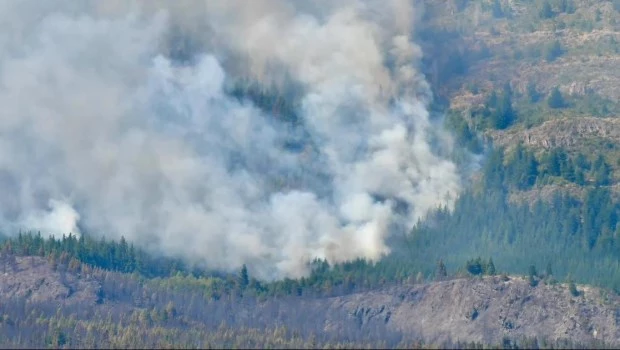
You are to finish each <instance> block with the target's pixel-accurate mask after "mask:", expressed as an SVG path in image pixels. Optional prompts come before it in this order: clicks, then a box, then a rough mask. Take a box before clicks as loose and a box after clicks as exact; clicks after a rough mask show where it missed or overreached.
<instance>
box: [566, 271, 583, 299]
mask: <svg viewBox="0 0 620 350" xmlns="http://www.w3.org/2000/svg"><path fill="white" fill-rule="evenodd" d="M568 291H569V292H570V294H571V295H572V296H574V297H578V296H579V294H580V293H579V291H578V290H577V286H576V285H575V281H573V279H572V278H571V277H570V275H569V277H568Z"/></svg>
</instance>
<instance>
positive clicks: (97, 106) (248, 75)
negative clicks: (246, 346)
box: [0, 0, 460, 279]
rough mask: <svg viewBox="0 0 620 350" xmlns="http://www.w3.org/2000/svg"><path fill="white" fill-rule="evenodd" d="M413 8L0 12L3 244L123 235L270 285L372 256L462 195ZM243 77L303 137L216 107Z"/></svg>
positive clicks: (230, 104)
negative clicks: (290, 102)
mask: <svg viewBox="0 0 620 350" xmlns="http://www.w3.org/2000/svg"><path fill="white" fill-rule="evenodd" d="M413 5H414V4H413V3H412V2H405V1H396V0H394V1H390V2H386V1H344V0H343V1H333V2H332V1H329V2H328V1H315V2H309V1H308V2H306V1H303V2H302V1H277V0H267V1H258V0H256V1H174V2H172V1H166V2H160V1H140V2H129V1H112V0H106V1H96V2H95V1H92V2H91V1H66V2H65V1H45V2H40V1H28V0H25V1H8V0H7V1H1V2H0V107H1V110H0V189H1V190H2V194H3V197H2V198H1V199H0V223H1V225H2V230H3V231H4V232H7V233H11V232H17V231H18V230H20V229H21V230H24V229H34V230H41V231H42V232H43V231H45V232H46V233H52V234H59V233H60V232H63V231H67V232H63V233H67V234H68V233H69V232H73V233H74V234H75V233H79V232H78V227H80V228H81V229H82V231H83V233H88V234H95V235H106V236H108V237H111V238H119V237H120V236H121V235H124V236H125V237H126V238H127V239H128V240H130V241H133V242H134V243H135V244H137V245H139V246H142V247H146V248H148V249H152V250H154V251H157V252H160V253H163V254H167V255H170V256H177V257H183V258H186V259H187V260H188V261H190V262H194V263H199V264H201V265H204V266H207V267H209V268H218V269H225V270H232V269H237V268H238V267H239V266H240V265H241V264H243V263H247V264H248V265H249V266H251V268H252V270H253V271H252V272H253V273H254V274H256V275H257V276H258V277H262V278H267V279H271V278H279V277H283V276H289V277H297V276H300V275H303V274H304V273H306V272H307V269H306V262H307V261H309V260H311V259H313V258H315V257H318V258H327V259H329V260H330V261H343V260H347V259H353V258H356V257H364V258H368V259H372V260H376V259H378V258H380V257H381V256H382V255H384V254H387V253H389V249H388V247H387V246H386V243H385V241H386V238H387V236H388V234H389V232H390V230H391V229H393V228H394V227H397V226H398V225H401V226H400V227H407V226H409V225H411V224H413V223H414V222H415V221H417V220H418V219H419V218H420V217H422V216H423V215H424V214H425V213H427V212H428V210H430V209H432V208H435V207H437V206H439V205H447V206H448V207H450V206H451V205H452V203H453V201H454V199H455V197H456V195H457V193H458V191H459V186H460V184H459V177H458V174H457V169H456V167H455V165H454V164H453V163H452V162H451V161H449V160H448V159H446V158H445V157H442V156H440V155H438V154H436V153H435V152H434V151H433V150H432V147H431V141H430V140H431V139H433V138H434V139H437V140H442V142H443V143H444V145H443V146H444V147H446V148H449V147H451V145H450V140H449V137H446V136H445V133H444V132H443V131H441V129H440V128H439V127H437V126H435V125H433V124H432V123H431V121H430V119H429V113H428V111H427V106H428V104H429V102H430V100H431V93H430V89H429V86H428V84H427V83H426V81H425V80H424V77H423V76H422V75H421V74H420V73H419V72H418V70H417V64H418V62H419V61H420V58H421V56H422V53H421V51H420V49H419V47H418V46H416V45H415V44H414V43H413V42H412V40H411V33H412V32H413V29H414V26H415V21H416V13H417V12H416V11H418V10H416V9H415V8H414V6H413ZM183 43H185V44H183ZM181 44H183V45H185V49H184V50H185V51H184V53H185V54H186V55H187V56H188V59H186V60H183V61H179V60H178V59H176V58H174V57H173V56H174V55H171V52H173V51H174V50H175V49H176V47H177V46H179V45H181ZM243 79H245V80H250V81H254V82H257V83H259V84H260V85H262V86H264V87H270V88H271V87H275V88H277V89H287V88H289V87H290V86H292V85H291V84H294V85H296V86H300V87H301V88H300V89H301V90H300V91H301V97H300V98H299V101H298V102H299V107H298V111H297V112H298V114H299V115H300V119H301V126H300V127H298V128H292V127H290V126H288V125H286V123H283V122H281V121H278V120H277V118H274V117H273V116H271V115H269V113H267V112H263V111H261V110H259V108H257V107H255V106H254V105H253V104H252V103H251V102H249V101H246V100H243V101H241V102H240V101H239V100H238V99H236V98H233V97H231V95H230V93H229V92H228V90H227V86H228V85H227V84H228V83H229V82H234V81H242V80H243ZM302 131H303V133H302ZM300 135H301V136H300ZM292 139H295V140H297V142H300V143H301V144H302V145H303V148H304V150H303V151H302V152H299V151H295V150H292V149H289V148H287V147H284V146H283V145H284V144H285V143H286V142H287V141H290V140H292ZM399 208H400V209H399ZM395 225H396V226H395Z"/></svg>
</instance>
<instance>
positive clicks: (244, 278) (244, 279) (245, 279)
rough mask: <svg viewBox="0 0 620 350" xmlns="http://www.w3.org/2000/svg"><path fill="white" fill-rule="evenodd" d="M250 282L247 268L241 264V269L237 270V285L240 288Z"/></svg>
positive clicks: (244, 287) (243, 287)
mask: <svg viewBox="0 0 620 350" xmlns="http://www.w3.org/2000/svg"><path fill="white" fill-rule="evenodd" d="M249 284H250V276H249V274H248V268H247V266H245V264H243V266H242V267H241V271H240V272H239V287H241V289H242V290H243V289H246V288H247V287H248V285H249Z"/></svg>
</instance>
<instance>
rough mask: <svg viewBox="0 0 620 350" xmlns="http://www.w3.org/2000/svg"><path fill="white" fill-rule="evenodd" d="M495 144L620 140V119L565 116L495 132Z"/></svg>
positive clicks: (563, 144) (562, 144) (569, 145)
mask: <svg viewBox="0 0 620 350" xmlns="http://www.w3.org/2000/svg"><path fill="white" fill-rule="evenodd" d="M488 135H489V136H490V137H491V139H492V140H493V143H494V144H495V145H500V146H508V145H515V144H517V143H518V142H523V143H524V144H525V145H527V146H532V147H537V148H545V149H549V148H552V147H565V148H569V149H570V148H574V147H582V146H583V145H584V143H586V142H587V141H589V140H593V139H599V140H604V141H607V142H610V143H620V118H593V117H583V118H564V119H555V120H549V121H547V122H545V123H543V124H542V125H539V126H537V127H534V128H531V129H521V130H517V129H512V130H506V131H504V130H500V131H493V132H490V133H489V134H488Z"/></svg>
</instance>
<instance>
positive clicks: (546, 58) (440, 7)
mask: <svg viewBox="0 0 620 350" xmlns="http://www.w3.org/2000/svg"><path fill="white" fill-rule="evenodd" d="M426 5H427V7H426V8H427V15H426V17H425V20H426V22H425V23H426V27H425V29H424V30H423V31H422V32H421V37H422V38H424V39H427V40H426V41H425V43H426V47H425V48H426V50H427V51H428V52H429V55H428V56H429V57H428V63H427V65H428V69H427V71H428V73H427V74H428V75H429V77H430V78H431V81H432V82H433V83H434V88H435V91H436V92H437V94H438V96H440V98H441V99H443V101H444V103H445V105H446V106H447V109H448V111H449V114H451V115H452V117H451V118H453V119H457V120H458V119H461V118H462V119H463V120H464V121H465V123H466V124H467V126H468V128H469V129H471V132H470V131H463V130H462V128H463V126H462V125H461V122H460V121H457V122H455V123H453V124H452V125H453V126H454V127H455V128H456V132H457V135H458V138H460V139H461V140H462V142H464V143H465V144H469V142H470V141H469V140H468V139H470V138H472V137H474V136H473V135H474V134H476V135H477V137H479V138H480V139H481V140H485V141H491V142H492V144H493V145H495V146H496V147H499V146H506V147H507V148H508V149H510V148H512V147H514V146H515V145H516V144H517V143H519V142H521V143H523V144H524V145H525V146H526V147H528V148H530V149H532V150H533V151H534V152H535V153H536V154H537V155H539V156H544V155H545V154H548V153H549V151H551V150H553V149H562V150H567V151H570V152H573V153H575V152H581V153H583V154H587V155H590V157H595V156H598V155H602V156H604V157H605V158H606V159H607V160H608V164H609V166H610V167H611V169H612V172H613V175H612V179H613V181H612V183H610V184H609V185H611V186H612V189H613V190H614V191H617V186H614V185H615V184H617V183H618V182H619V181H620V161H619V159H620V151H619V150H618V142H619V140H618V131H617V130H620V126H619V125H618V116H619V115H620V95H619V94H618V93H619V91H620V90H619V89H618V88H617V86H618V81H619V80H620V77H619V76H618V69H617V67H618V66H619V65H620V61H619V60H620V58H619V56H618V53H619V52H620V44H619V42H620V23H619V22H618V21H617V18H618V16H619V15H620V3H618V2H617V1H596V2H593V1H581V0H557V1H555V0H537V1H518V0H485V1H477V2H470V1H459V0H445V1H437V2H433V3H428V4H426ZM438 33H439V34H438ZM438 37H439V38H441V40H439V41H438V40H437V38H438ZM556 92H557V96H559V97H558V100H557V101H556V102H557V103H555V102H554V103H551V102H550V98H551V95H553V94H554V93H556ZM557 96H555V97H557ZM502 99H503V100H502ZM496 100H500V101H502V102H499V101H498V102H495V101H496ZM506 100H507V101H508V104H509V107H510V108H507V107H505V106H506V104H505V103H504V104H502V103H503V101H506ZM506 108H507V109H506ZM474 148H476V147H474ZM470 149H471V148H470ZM557 185H558V184H557V183H548V182H541V181H536V185H535V188H534V189H533V191H531V193H534V194H537V193H548V192H550V191H554V190H555V189H557V188H558V186H557ZM547 186H550V188H545V187H547ZM569 193H570V191H569ZM514 198H525V197H523V196H520V195H518V194H517V195H516V196H514ZM527 198H530V199H536V198H540V197H539V196H536V195H530V196H529V197H527Z"/></svg>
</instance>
